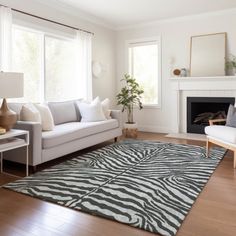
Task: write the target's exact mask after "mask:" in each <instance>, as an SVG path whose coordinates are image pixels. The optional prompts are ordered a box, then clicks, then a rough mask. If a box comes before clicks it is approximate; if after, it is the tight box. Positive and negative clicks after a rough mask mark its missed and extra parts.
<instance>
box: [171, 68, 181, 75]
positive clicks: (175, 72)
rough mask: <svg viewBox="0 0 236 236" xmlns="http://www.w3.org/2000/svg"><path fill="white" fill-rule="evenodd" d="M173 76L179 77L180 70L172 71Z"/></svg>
mask: <svg viewBox="0 0 236 236" xmlns="http://www.w3.org/2000/svg"><path fill="white" fill-rule="evenodd" d="M173 74H174V75H175V76H180V74H181V70H180V69H174V70H173Z"/></svg>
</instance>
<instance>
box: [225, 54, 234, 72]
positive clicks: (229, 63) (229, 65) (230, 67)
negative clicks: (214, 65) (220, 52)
mask: <svg viewBox="0 0 236 236" xmlns="http://www.w3.org/2000/svg"><path fill="white" fill-rule="evenodd" d="M225 67H226V69H227V70H228V72H229V74H230V75H236V56H234V55H233V54H230V56H229V59H228V60H227V61H226V63H225Z"/></svg>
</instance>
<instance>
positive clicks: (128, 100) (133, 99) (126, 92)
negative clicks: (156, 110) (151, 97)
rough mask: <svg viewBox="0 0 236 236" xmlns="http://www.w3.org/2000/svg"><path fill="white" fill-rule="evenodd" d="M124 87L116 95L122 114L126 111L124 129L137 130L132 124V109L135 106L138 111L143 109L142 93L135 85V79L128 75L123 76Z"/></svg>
mask: <svg viewBox="0 0 236 236" xmlns="http://www.w3.org/2000/svg"><path fill="white" fill-rule="evenodd" d="M121 81H124V82H125V86H124V87H123V88H121V91H120V93H119V94H117V96H116V98H117V101H118V102H117V105H122V112H124V111H125V110H127V118H128V121H127V122H126V123H125V125H124V127H125V128H131V129H132V128H137V123H136V122H134V117H133V116H134V107H135V106H137V107H138V108H139V109H140V110H141V109H142V108H143V106H142V102H141V95H142V94H143V93H144V91H143V89H142V88H141V87H140V85H139V84H138V83H137V81H136V79H135V78H134V77H132V76H131V75H129V74H125V75H124V79H122V80H121Z"/></svg>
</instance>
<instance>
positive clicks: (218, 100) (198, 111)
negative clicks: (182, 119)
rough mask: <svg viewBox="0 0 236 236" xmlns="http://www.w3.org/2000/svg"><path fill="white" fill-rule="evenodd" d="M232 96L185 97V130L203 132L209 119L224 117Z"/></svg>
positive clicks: (233, 101) (233, 100) (231, 101)
mask: <svg viewBox="0 0 236 236" xmlns="http://www.w3.org/2000/svg"><path fill="white" fill-rule="evenodd" d="M234 103H235V98H234V97H187V132H188V133H198V134H204V128H205V126H207V125H209V124H208V120H209V119H218V118H226V115H227V112H228V108H229V105H230V104H232V105H234Z"/></svg>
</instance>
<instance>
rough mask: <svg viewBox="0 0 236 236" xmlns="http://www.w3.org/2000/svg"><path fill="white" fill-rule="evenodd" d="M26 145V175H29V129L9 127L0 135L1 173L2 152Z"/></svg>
mask: <svg viewBox="0 0 236 236" xmlns="http://www.w3.org/2000/svg"><path fill="white" fill-rule="evenodd" d="M20 147H26V176H28V175H29V131H26V130H18V129H11V130H10V131H8V132H7V133H5V134H2V135H0V153H1V173H4V172H3V152H6V151H9V150H13V149H16V148H20Z"/></svg>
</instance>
